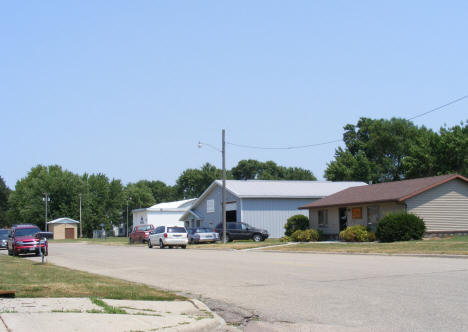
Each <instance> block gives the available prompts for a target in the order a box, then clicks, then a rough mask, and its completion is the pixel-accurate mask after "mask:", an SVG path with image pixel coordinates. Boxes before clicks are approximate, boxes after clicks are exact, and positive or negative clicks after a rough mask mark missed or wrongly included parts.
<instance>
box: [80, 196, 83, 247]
mask: <svg viewBox="0 0 468 332" xmlns="http://www.w3.org/2000/svg"><path fill="white" fill-rule="evenodd" d="M81 225H82V224H81V194H80V238H82V237H83V228H82V227H81Z"/></svg>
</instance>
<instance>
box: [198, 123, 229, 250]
mask: <svg viewBox="0 0 468 332" xmlns="http://www.w3.org/2000/svg"><path fill="white" fill-rule="evenodd" d="M203 144H205V145H207V146H209V147H210V148H212V149H214V150H216V151H218V152H221V154H222V156H223V191H222V202H221V205H222V209H221V210H222V212H221V213H222V214H223V216H222V219H223V243H226V130H224V129H223V131H222V136H221V150H219V149H218V148H217V147H215V146H213V145H211V144H208V143H203V142H198V148H201V147H202V146H203Z"/></svg>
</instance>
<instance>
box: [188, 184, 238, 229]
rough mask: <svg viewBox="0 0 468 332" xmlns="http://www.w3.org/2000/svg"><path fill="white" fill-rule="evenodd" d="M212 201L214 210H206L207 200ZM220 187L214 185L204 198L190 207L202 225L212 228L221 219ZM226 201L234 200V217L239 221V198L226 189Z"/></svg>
mask: <svg viewBox="0 0 468 332" xmlns="http://www.w3.org/2000/svg"><path fill="white" fill-rule="evenodd" d="M209 200H213V201H214V212H207V201H209ZM221 201H222V187H221V186H216V187H215V188H214V189H213V191H212V192H211V193H210V194H209V195H208V196H207V197H205V199H204V200H203V201H202V202H201V203H200V205H199V206H197V207H196V208H195V209H192V210H193V211H194V212H195V213H196V214H197V215H198V216H200V218H201V219H202V226H203V227H210V228H214V227H216V225H217V224H219V223H220V222H222V221H223V218H222V206H221ZM226 202H228V203H229V202H236V218H237V220H236V221H237V222H240V221H241V208H240V199H239V198H238V197H237V196H235V195H233V194H232V193H231V192H229V191H226Z"/></svg>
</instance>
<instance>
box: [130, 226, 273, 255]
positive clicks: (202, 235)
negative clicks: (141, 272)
mask: <svg viewBox="0 0 468 332" xmlns="http://www.w3.org/2000/svg"><path fill="white" fill-rule="evenodd" d="M222 234H223V224H222V223H220V224H218V225H217V226H216V228H215V229H210V228H206V227H197V228H187V229H186V228H185V227H183V226H158V227H154V226H153V225H151V224H145V225H138V226H135V227H134V228H133V231H132V232H131V233H130V234H129V242H130V243H135V242H143V243H145V242H146V243H148V247H149V248H153V246H159V248H161V249H162V248H165V247H169V248H172V247H181V248H184V249H185V248H186V247H187V244H189V243H190V244H193V243H215V242H216V241H220V240H222ZM268 236H269V234H268V231H267V230H265V229H259V228H255V227H252V226H250V225H249V224H246V223H241V222H227V223H226V241H228V242H231V241H233V240H249V239H251V240H253V241H255V242H259V241H265V240H266V239H267V238H268Z"/></svg>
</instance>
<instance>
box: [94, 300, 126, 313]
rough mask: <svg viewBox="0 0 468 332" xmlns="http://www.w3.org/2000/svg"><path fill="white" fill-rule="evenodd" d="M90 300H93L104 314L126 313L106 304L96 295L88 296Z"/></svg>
mask: <svg viewBox="0 0 468 332" xmlns="http://www.w3.org/2000/svg"><path fill="white" fill-rule="evenodd" d="M90 300H91V302H93V303H94V304H95V305H97V306H100V307H101V308H102V309H103V310H104V312H105V313H106V314H120V315H127V314H128V312H126V311H125V310H123V309H121V308H117V307H113V306H111V305H108V304H107V303H106V302H104V301H103V300H101V299H98V298H96V297H90Z"/></svg>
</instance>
